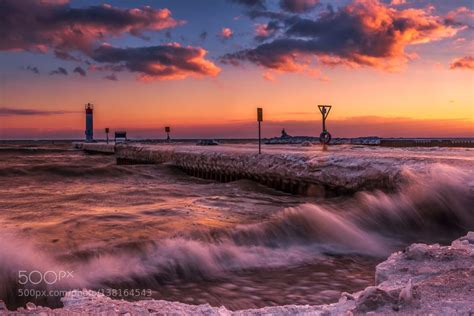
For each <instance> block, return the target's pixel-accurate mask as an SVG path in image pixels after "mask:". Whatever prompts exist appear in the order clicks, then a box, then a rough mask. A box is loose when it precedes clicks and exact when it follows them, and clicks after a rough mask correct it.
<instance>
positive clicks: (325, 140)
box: [318, 105, 332, 150]
mask: <svg viewBox="0 0 474 316" xmlns="http://www.w3.org/2000/svg"><path fill="white" fill-rule="evenodd" d="M318 108H319V111H320V112H321V115H322V116H323V131H322V133H321V134H320V135H319V141H320V142H321V144H323V150H326V145H328V144H329V142H330V141H331V134H330V133H329V132H328V131H327V129H326V118H327V117H328V115H329V112H331V108H332V106H331V105H318Z"/></svg>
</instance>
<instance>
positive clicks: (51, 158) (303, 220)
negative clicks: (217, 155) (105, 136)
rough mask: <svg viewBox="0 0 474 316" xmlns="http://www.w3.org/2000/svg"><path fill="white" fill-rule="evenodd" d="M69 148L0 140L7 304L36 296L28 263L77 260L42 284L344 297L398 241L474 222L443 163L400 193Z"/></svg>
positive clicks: (157, 294) (188, 298)
mask: <svg viewBox="0 0 474 316" xmlns="http://www.w3.org/2000/svg"><path fill="white" fill-rule="evenodd" d="M69 148H70V147H69V146H68V145H61V146H60V145H56V146H42V147H41V148H36V149H34V150H31V149H25V148H24V147H17V148H12V147H11V146H10V147H9V148H7V147H5V146H4V147H3V148H0V181H1V182H0V183H1V184H2V185H1V186H0V222H1V229H0V299H3V300H6V301H7V304H9V306H17V305H19V304H23V303H24V302H26V301H34V300H33V299H26V298H22V297H19V296H18V288H20V285H19V284H18V270H20V269H21V270H26V271H34V270H39V271H48V270H55V271H62V270H74V278H72V279H68V280H62V281H61V282H56V283H55V284H52V285H46V284H39V285H38V286H36V288H53V289H72V288H82V287H86V288H89V289H107V288H115V289H150V293H151V296H152V297H154V298H158V299H168V300H174V301H182V302H186V303H193V304H198V303H199V304H201V303H206V302H207V303H210V304H212V305H216V306H220V305H225V306H226V307H228V308H231V309H242V308H250V307H262V306H267V305H282V304H321V303H328V302H334V301H336V300H337V299H338V297H339V295H340V293H341V292H342V291H348V292H352V291H356V290H359V289H362V288H364V287H366V286H367V285H370V284H372V282H373V272H374V268H375V265H376V263H377V262H379V261H381V260H383V258H384V257H385V256H387V255H388V254H389V253H391V252H392V251H394V250H396V249H400V248H402V247H403V246H404V245H406V244H408V243H411V242H413V241H430V242H432V241H440V242H443V241H447V240H449V239H450V238H452V237H453V236H455V237H456V236H458V235H461V234H463V233H464V231H466V230H469V229H473V228H474V214H473V209H472V205H474V203H473V202H474V195H473V191H472V188H471V187H470V186H469V185H468V183H470V181H472V179H471V178H470V175H469V174H466V173H465V172H464V171H463V170H460V169H459V168H454V167H449V166H444V165H441V166H436V168H435V169H434V170H433V173H432V174H431V175H430V176H429V177H428V178H420V177H419V176H418V175H417V174H413V173H411V172H409V171H407V172H406V179H407V181H406V184H404V186H403V187H401V188H400V189H399V190H398V191H397V192H393V193H383V192H370V193H368V192H362V193H359V194H358V195H356V196H354V197H346V198H335V199H331V200H316V199H313V198H306V197H300V196H291V195H287V194H283V193H281V192H278V191H274V190H271V189H268V188H266V187H263V186H261V185H259V184H256V183H253V182H251V181H236V182H231V183H225V184H223V183H216V182H212V181H206V180H201V179H197V178H192V177H189V176H187V175H185V174H184V173H182V172H181V171H180V170H177V169H175V168H173V167H171V166H166V165H162V166H157V165H143V166H117V165H116V164H115V160H114V158H113V156H100V155H86V154H84V153H82V152H80V151H72V150H69ZM441 155H442V153H441ZM125 298H127V299H131V297H125ZM138 298H142V297H141V296H136V297H133V299H138ZM36 301H37V302H39V303H41V304H43V305H44V304H49V305H51V306H54V305H55V304H58V300H57V298H47V297H39V298H38V299H37V300H36Z"/></svg>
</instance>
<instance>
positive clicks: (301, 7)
mask: <svg viewBox="0 0 474 316" xmlns="http://www.w3.org/2000/svg"><path fill="white" fill-rule="evenodd" d="M318 4H319V0H280V7H281V8H282V9H283V10H285V11H288V12H292V13H303V12H307V11H310V10H312V9H314V8H315V7H316V6H317V5H318Z"/></svg>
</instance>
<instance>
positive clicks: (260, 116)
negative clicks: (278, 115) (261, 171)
mask: <svg viewBox="0 0 474 316" xmlns="http://www.w3.org/2000/svg"><path fill="white" fill-rule="evenodd" d="M257 121H258V154H259V155H260V154H261V153H262V124H261V123H262V121H263V109H262V108H257Z"/></svg>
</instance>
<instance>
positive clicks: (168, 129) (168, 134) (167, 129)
mask: <svg viewBox="0 0 474 316" xmlns="http://www.w3.org/2000/svg"><path fill="white" fill-rule="evenodd" d="M165 132H166V135H167V136H166V140H167V141H170V139H171V138H170V132H171V128H170V127H169V126H166V127H165Z"/></svg>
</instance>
